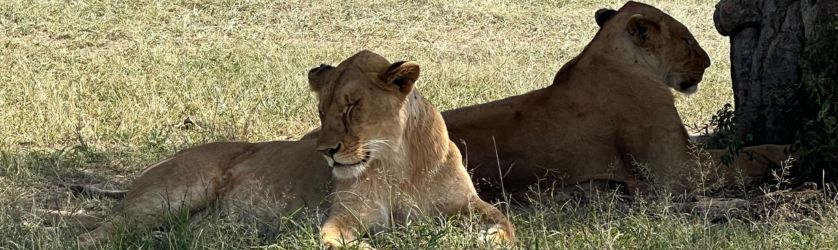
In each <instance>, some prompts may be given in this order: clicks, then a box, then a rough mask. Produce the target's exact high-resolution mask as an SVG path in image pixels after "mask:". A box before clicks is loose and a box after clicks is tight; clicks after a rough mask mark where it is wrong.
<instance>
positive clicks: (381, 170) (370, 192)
mask: <svg viewBox="0 0 838 250" xmlns="http://www.w3.org/2000/svg"><path fill="white" fill-rule="evenodd" d="M418 77H419V66H418V65H416V64H414V63H409V62H397V63H393V64H390V63H389V62H387V60H386V59H384V58H383V57H381V56H379V55H377V54H375V53H372V52H369V51H362V52H360V53H358V54H356V55H354V56H352V57H351V58H349V59H347V60H346V61H344V62H342V63H341V64H340V65H338V66H337V67H332V66H328V65H321V67H319V68H316V69H313V70H311V71H310V72H309V82H310V83H311V88H312V89H313V90H314V91H315V92H316V93H317V96H318V99H319V104H318V108H319V113H320V121H321V123H322V126H323V130H322V133H321V135H320V137H319V139H318V140H317V149H318V151H320V152H321V153H322V154H323V156H324V157H325V158H326V160H327V161H328V162H329V165H330V166H331V167H332V173H333V175H334V177H335V180H334V181H335V193H334V198H333V200H332V201H333V204H332V208H331V210H330V214H329V217H328V219H326V222H325V223H324V224H323V228H322V231H321V237H322V243H323V244H324V245H325V246H327V247H341V246H344V245H345V244H346V243H349V242H353V241H354V240H355V236H356V235H357V234H358V233H363V232H367V230H369V229H373V230H375V229H376V228H381V227H386V226H388V225H391V224H393V223H401V222H404V221H406V220H409V219H411V218H414V217H424V216H433V215H443V216H445V215H454V214H461V213H468V212H476V213H477V214H478V215H480V217H481V218H482V219H483V220H484V221H485V222H486V223H489V224H491V225H492V228H491V229H490V231H491V232H492V234H491V235H490V237H491V239H490V240H491V241H492V242H496V243H510V242H512V241H513V240H515V234H514V229H513V226H512V224H511V223H510V222H509V220H507V218H506V217H505V216H504V215H503V214H502V213H501V212H500V211H499V210H498V209H497V208H495V207H493V206H492V205H490V204H488V203H486V202H484V201H482V200H481V199H480V198H479V197H478V196H477V192H476V191H475V189H474V186H473V185H472V182H471V178H470V177H469V175H468V173H467V172H466V169H465V167H464V166H463V163H462V158H461V157H460V152H459V150H457V146H456V145H455V144H454V143H453V142H451V140H449V139H448V133H447V132H446V128H445V123H444V122H443V120H442V115H441V114H440V113H439V111H437V109H436V108H435V107H434V106H433V105H431V103H430V102H429V101H428V100H426V99H425V98H424V97H423V96H422V94H420V93H419V91H418V90H416V89H414V87H413V86H414V84H415V83H416V80H417V79H418Z"/></svg>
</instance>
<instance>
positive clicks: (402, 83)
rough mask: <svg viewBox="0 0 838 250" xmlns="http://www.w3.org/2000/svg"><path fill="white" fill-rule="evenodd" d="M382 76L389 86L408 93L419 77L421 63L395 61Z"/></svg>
mask: <svg viewBox="0 0 838 250" xmlns="http://www.w3.org/2000/svg"><path fill="white" fill-rule="evenodd" d="M380 78H381V80H382V81H384V83H385V84H387V85H388V86H392V87H394V88H396V89H397V90H399V92H401V93H402V94H405V95H407V94H408V93H410V91H411V90H413V84H414V83H416V80H417V79H419V64H415V63H411V62H404V61H401V62H396V63H393V64H391V65H390V67H388V68H387V70H385V71H384V73H382V74H381V75H380Z"/></svg>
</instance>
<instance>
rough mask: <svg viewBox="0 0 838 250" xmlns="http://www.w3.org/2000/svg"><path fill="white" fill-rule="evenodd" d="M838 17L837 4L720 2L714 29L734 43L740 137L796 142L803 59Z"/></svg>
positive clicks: (830, 0)
mask: <svg viewBox="0 0 838 250" xmlns="http://www.w3.org/2000/svg"><path fill="white" fill-rule="evenodd" d="M836 14H838V0H721V2H719V4H718V5H716V12H715V14H714V16H713V18H714V21H715V24H716V29H717V30H718V31H719V33H721V34H722V35H725V36H729V37H730V41H731V55H730V56H731V74H732V79H733V92H734V100H735V112H736V117H737V131H736V132H737V135H738V136H739V138H743V139H748V138H749V139H750V140H748V143H749V144H767V143H778V144H787V143H791V142H793V141H794V136H795V133H796V132H797V131H798V129H800V128H801V124H800V123H801V121H802V120H803V119H804V118H805V117H801V114H800V112H797V111H799V110H798V109H797V107H800V105H801V103H800V102H805V100H797V99H795V98H793V97H792V95H793V91H794V90H795V89H797V88H798V86H799V84H800V81H801V79H802V78H801V77H802V75H803V74H805V72H801V71H802V70H801V66H800V65H801V64H800V63H801V62H800V55H801V53H802V52H803V51H804V48H805V46H806V44H807V43H809V42H811V41H815V40H817V39H819V38H820V35H819V34H818V32H817V30H823V29H818V25H826V24H827V23H828V22H829V21H831V20H834V19H835V17H836Z"/></svg>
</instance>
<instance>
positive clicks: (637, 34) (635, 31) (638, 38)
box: [626, 14, 660, 46]
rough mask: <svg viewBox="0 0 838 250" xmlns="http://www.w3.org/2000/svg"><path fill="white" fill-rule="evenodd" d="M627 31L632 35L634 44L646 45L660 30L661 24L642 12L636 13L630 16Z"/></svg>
mask: <svg viewBox="0 0 838 250" xmlns="http://www.w3.org/2000/svg"><path fill="white" fill-rule="evenodd" d="M626 31H628V33H629V35H631V40H632V41H634V44H636V45H637V46H646V45H647V42H648V41H649V39H650V38H651V37H652V35H653V33H657V32H659V31H660V26H658V23H656V22H655V21H652V20H650V19H649V18H646V17H645V16H643V15H641V14H635V15H633V16H631V18H629V20H628V24H627V25H626Z"/></svg>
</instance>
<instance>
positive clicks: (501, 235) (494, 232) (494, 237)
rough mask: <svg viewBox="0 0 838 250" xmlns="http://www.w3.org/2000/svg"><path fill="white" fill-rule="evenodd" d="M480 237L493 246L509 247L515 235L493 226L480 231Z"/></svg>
mask: <svg viewBox="0 0 838 250" xmlns="http://www.w3.org/2000/svg"><path fill="white" fill-rule="evenodd" d="M480 238H481V239H482V240H483V242H486V243H488V244H490V245H492V246H495V247H511V246H512V244H513V242H514V241H515V236H513V235H512V234H511V233H509V232H508V231H506V230H505V229H504V228H501V227H499V226H493V227H491V228H489V229H488V230H486V231H483V233H481V235H480Z"/></svg>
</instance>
